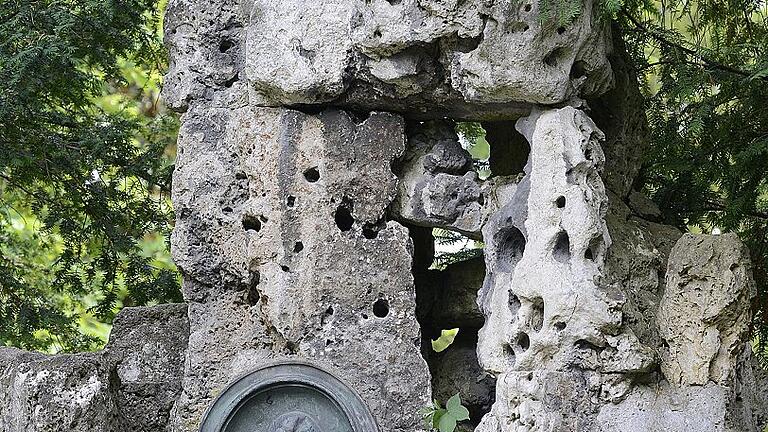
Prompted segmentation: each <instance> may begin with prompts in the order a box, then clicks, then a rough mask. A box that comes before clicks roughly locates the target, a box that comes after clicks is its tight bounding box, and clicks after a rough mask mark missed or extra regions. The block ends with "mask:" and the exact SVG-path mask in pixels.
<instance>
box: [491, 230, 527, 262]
mask: <svg viewBox="0 0 768 432" xmlns="http://www.w3.org/2000/svg"><path fill="white" fill-rule="evenodd" d="M496 237H497V240H496V241H497V243H498V244H497V251H498V261H497V263H496V264H497V268H496V270H498V271H500V272H503V273H511V272H512V271H513V270H514V269H515V265H517V263H518V261H520V259H521V258H522V257H523V252H524V251H525V237H524V236H523V233H522V232H520V230H519V229H517V228H515V227H513V226H510V227H507V228H504V229H502V230H500V231H499V232H498V233H497V234H496Z"/></svg>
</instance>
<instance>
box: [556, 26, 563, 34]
mask: <svg viewBox="0 0 768 432" xmlns="http://www.w3.org/2000/svg"><path fill="white" fill-rule="evenodd" d="M563 33H565V27H558V28H557V34H563Z"/></svg>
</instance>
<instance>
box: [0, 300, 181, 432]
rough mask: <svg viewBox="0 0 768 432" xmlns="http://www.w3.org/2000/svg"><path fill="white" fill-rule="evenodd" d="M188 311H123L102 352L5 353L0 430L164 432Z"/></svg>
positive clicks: (1, 355)
mask: <svg viewBox="0 0 768 432" xmlns="http://www.w3.org/2000/svg"><path fill="white" fill-rule="evenodd" d="M187 334H188V333H187V326H186V305H161V306H155V307H153V308H126V309H124V310H123V311H121V312H120V314H119V315H118V317H117V318H116V319H115V323H114V327H113V331H112V335H111V338H110V343H109V344H108V345H107V347H106V348H105V350H104V351H102V352H98V353H84V354H72V355H53V356H51V355H44V354H39V353H28V352H24V351H20V350H17V349H14V348H0V388H2V389H3V391H1V392H0V430H2V431H7V432H22V431H24V432H37V431H39V432H43V431H53V430H57V431H58V430H66V431H82V432H121V431H125V430H140V431H147V432H161V431H166V430H167V428H166V426H167V424H168V418H169V415H170V411H171V409H172V407H173V404H174V402H175V401H176V398H177V396H178V393H179V390H180V384H181V383H180V380H181V371H182V365H183V363H184V353H185V350H186V341H187Z"/></svg>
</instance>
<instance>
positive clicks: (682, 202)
mask: <svg viewBox="0 0 768 432" xmlns="http://www.w3.org/2000/svg"><path fill="white" fill-rule="evenodd" d="M620 23H621V25H622V29H623V33H624V36H625V39H626V41H627V43H628V47H629V49H630V50H631V54H632V55H633V60H634V63H635V64H636V66H637V68H638V69H639V70H640V72H641V74H640V78H641V81H642V83H641V84H642V86H643V89H644V91H645V96H646V100H647V104H648V105H647V113H648V118H649V122H650V127H651V136H652V147H651V152H650V153H649V154H648V159H647V161H646V164H645V167H644V170H643V173H642V179H641V180H642V184H643V185H644V186H645V189H646V191H647V192H648V193H650V195H651V196H652V197H653V199H654V200H655V201H656V202H657V203H658V204H659V205H660V207H661V208H662V209H663V211H664V212H665V216H666V219H667V220H668V221H671V222H672V223H674V224H676V225H677V226H679V227H680V228H682V229H686V228H695V229H700V230H702V231H704V232H710V231H711V230H713V229H715V228H717V229H718V230H721V231H723V232H727V231H732V232H736V233H738V234H739V235H740V236H741V238H742V239H743V240H744V241H745V243H746V244H747V246H748V247H749V248H750V251H751V255H752V260H753V262H754V274H755V279H756V282H757V285H758V291H759V294H758V299H757V302H756V304H755V314H756V315H755V321H754V322H755V331H756V335H757V336H761V337H759V341H760V345H761V346H760V350H761V351H764V350H765V348H766V341H768V275H767V274H766V269H767V268H768V176H766V173H768V109H766V106H767V105H766V104H767V103H768V77H767V71H766V65H768V5H767V4H766V3H765V2H764V1H762V0H729V1H722V0H696V1H685V2H683V1H678V0H672V1H665V2H661V3H659V2H649V1H643V2H640V1H635V2H633V3H632V4H630V3H628V4H627V5H626V7H625V9H624V11H623V12H622V13H621V14H620Z"/></svg>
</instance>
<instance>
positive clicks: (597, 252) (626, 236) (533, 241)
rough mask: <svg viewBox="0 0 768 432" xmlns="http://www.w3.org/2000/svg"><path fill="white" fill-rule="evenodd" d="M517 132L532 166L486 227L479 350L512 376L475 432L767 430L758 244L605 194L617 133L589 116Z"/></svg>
mask: <svg viewBox="0 0 768 432" xmlns="http://www.w3.org/2000/svg"><path fill="white" fill-rule="evenodd" d="M518 128H519V129H520V131H521V132H522V133H523V134H524V135H525V136H526V137H527V138H528V140H529V142H530V146H531V154H530V158H529V163H528V166H527V167H526V170H525V171H526V176H525V177H524V179H523V181H522V182H521V183H520V185H519V186H518V189H517V191H516V193H515V195H513V196H512V197H511V198H510V200H509V202H508V203H507V204H506V205H504V206H503V207H502V208H501V210H499V211H498V212H497V213H495V214H494V215H493V216H492V217H491V218H490V219H489V221H488V223H487V224H486V225H485V226H484V228H483V236H484V239H485V240H486V242H487V247H486V266H487V267H488V271H487V275H486V280H485V283H484V286H483V289H482V291H481V293H480V296H479V298H478V302H479V304H480V306H481V308H482V310H483V312H484V313H485V315H486V323H485V326H484V327H483V328H482V329H481V331H480V340H479V343H478V356H479V359H480V363H481V365H482V366H483V367H484V368H485V369H486V370H488V371H490V372H492V373H494V374H496V375H497V376H498V381H497V388H496V402H495V404H494V406H493V408H492V410H491V412H490V413H489V414H488V415H487V416H485V417H484V419H483V422H482V423H481V424H480V426H479V427H478V428H477V429H476V431H482V432H491V431H492V432H507V431H523V430H525V431H528V430H531V431H533V430H552V431H572V430H584V431H617V432H618V431H627V430H643V431H684V430H697V431H698V430H701V431H704V430H707V431H709V430H717V431H742V430H744V431H759V430H761V429H760V428H761V427H762V426H763V425H764V418H763V417H762V416H763V415H764V414H763V413H764V408H763V406H764V402H762V401H761V400H760V398H759V397H758V396H757V394H758V391H759V390H758V389H759V387H757V386H758V385H759V384H757V380H756V379H755V374H754V372H753V370H752V366H751V364H750V362H749V357H750V349H749V344H748V335H747V328H748V323H749V322H750V314H749V305H750V299H751V296H752V295H753V290H754V288H753V282H752V280H751V276H750V264H749V258H748V256H747V253H746V251H745V250H744V246H743V245H742V244H741V243H740V242H739V241H738V239H737V238H736V237H735V236H733V235H727V236H694V235H690V234H689V235H686V236H683V238H682V239H680V240H679V241H678V240H677V239H678V238H679V236H680V234H679V232H677V231H676V230H675V229H673V228H671V227H665V226H663V225H658V224H655V223H653V222H649V221H646V220H643V219H642V218H641V217H639V215H653V214H654V213H656V212H655V211H654V209H653V208H652V206H649V205H647V203H645V202H644V201H643V200H642V199H641V198H639V197H632V198H631V199H629V200H628V203H629V204H630V205H631V207H630V206H627V205H626V204H624V203H623V202H622V200H621V198H619V197H617V196H616V195H615V194H613V193H610V192H606V190H605V189H604V187H603V183H602V180H601V179H600V173H601V170H602V165H603V152H602V150H601V148H600V144H601V142H602V141H603V136H602V133H601V132H600V131H599V130H597V128H596V127H595V125H594V124H593V123H592V122H591V121H590V120H589V119H588V118H587V117H586V116H585V115H584V113H583V112H581V111H578V110H576V109H574V108H562V109H559V110H550V111H544V112H542V113H539V112H534V113H533V114H532V115H531V116H530V117H528V118H524V119H521V120H520V121H519V122H518ZM611 200H613V202H611ZM633 208H634V209H633ZM675 241H677V243H676V245H675V246H674V247H672V246H671V245H672V244H674V242H675ZM667 259H668V260H669V261H668V262H669V268H668V270H667V277H666V280H663V279H662V278H660V277H659V274H660V273H661V272H662V271H663V266H664V264H666V263H667ZM659 366H660V368H661V373H658V372H656V370H657V368H658V367H659Z"/></svg>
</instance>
